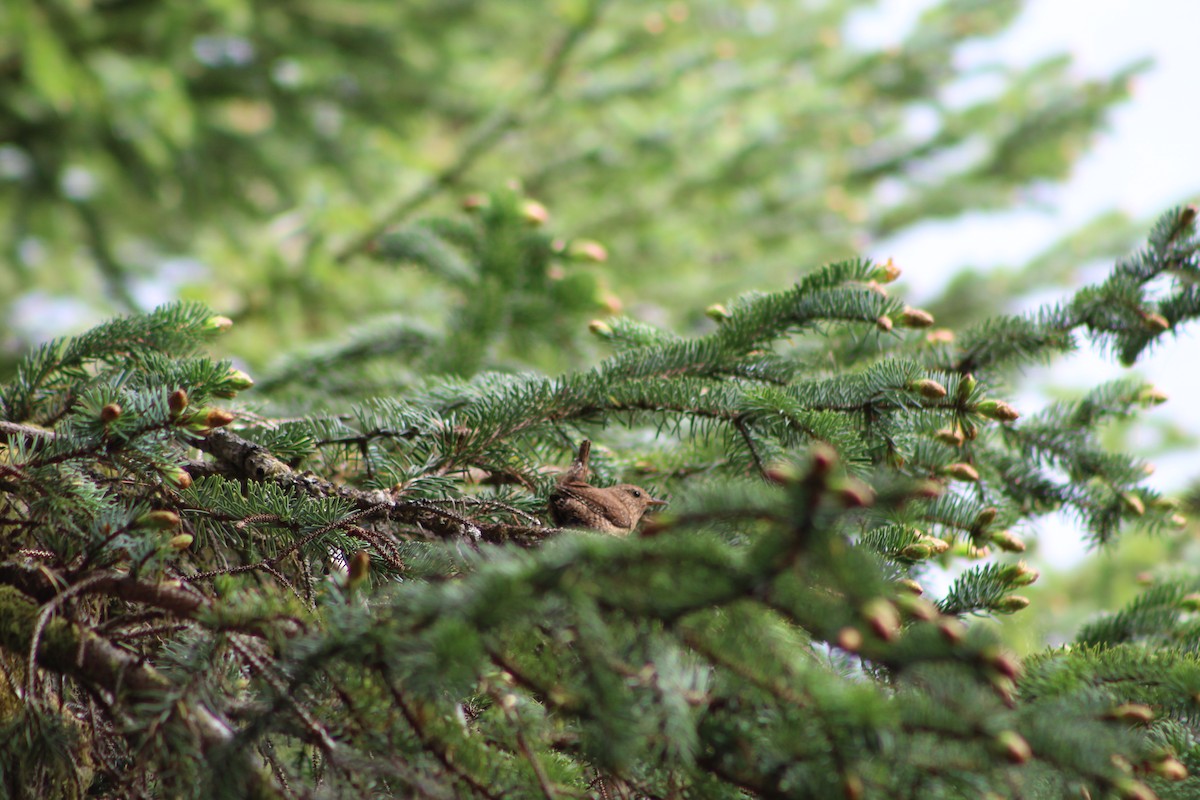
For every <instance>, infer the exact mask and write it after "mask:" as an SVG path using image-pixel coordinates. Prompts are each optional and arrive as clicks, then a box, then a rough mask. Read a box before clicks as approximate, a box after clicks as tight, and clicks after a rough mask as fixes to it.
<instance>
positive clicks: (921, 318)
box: [900, 306, 933, 328]
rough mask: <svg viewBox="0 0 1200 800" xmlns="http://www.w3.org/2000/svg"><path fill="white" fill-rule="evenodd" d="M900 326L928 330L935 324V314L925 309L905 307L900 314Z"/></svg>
mask: <svg viewBox="0 0 1200 800" xmlns="http://www.w3.org/2000/svg"><path fill="white" fill-rule="evenodd" d="M900 324H901V325H903V326H904V327H906V328H928V327H929V326H930V325H932V324H933V314H930V313H929V312H928V311H926V310H925V309H923V308H913V307H911V306H905V307H904V310H903V311H901V312H900Z"/></svg>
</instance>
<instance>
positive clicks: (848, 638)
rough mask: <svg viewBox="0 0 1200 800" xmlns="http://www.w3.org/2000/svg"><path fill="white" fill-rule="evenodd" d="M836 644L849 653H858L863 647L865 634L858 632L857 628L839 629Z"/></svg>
mask: <svg viewBox="0 0 1200 800" xmlns="http://www.w3.org/2000/svg"><path fill="white" fill-rule="evenodd" d="M834 644H835V645H837V646H838V647H840V648H841V649H842V650H845V651H846V652H847V653H857V652H858V651H859V650H861V649H862V646H863V635H862V634H861V633H859V632H858V629H857V628H850V627H846V628H842V629H841V630H840V631H838V633H837V639H836V640H835V641H834Z"/></svg>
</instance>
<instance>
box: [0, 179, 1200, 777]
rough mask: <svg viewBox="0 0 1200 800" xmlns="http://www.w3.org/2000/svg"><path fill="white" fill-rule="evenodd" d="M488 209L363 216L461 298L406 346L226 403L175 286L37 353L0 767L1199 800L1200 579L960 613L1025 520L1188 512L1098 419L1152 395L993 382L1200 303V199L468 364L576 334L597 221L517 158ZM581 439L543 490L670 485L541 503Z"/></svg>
mask: <svg viewBox="0 0 1200 800" xmlns="http://www.w3.org/2000/svg"><path fill="white" fill-rule="evenodd" d="M472 206H473V207H474V209H475V210H474V211H473V212H472V213H473V215H472V216H462V217H454V218H448V219H443V220H430V221H427V222H425V223H422V224H419V225H412V226H408V227H404V228H401V229H399V230H397V231H395V232H394V233H392V234H389V235H388V236H386V237H384V238H383V239H381V240H380V241H379V242H378V244H377V246H376V247H375V250H376V252H377V254H378V255H379V256H380V257H381V258H391V257H396V258H403V259H405V260H408V261H410V262H416V263H422V264H425V265H427V266H429V267H430V268H431V269H438V270H440V271H441V273H440V274H443V275H446V276H454V275H457V276H458V277H457V278H450V277H447V278H446V279H447V280H460V281H465V282H466V283H464V284H462V285H465V286H468V287H470V288H468V290H467V291H465V292H462V293H461V297H462V299H461V300H460V301H459V302H460V305H459V306H458V307H457V310H456V311H454V312H452V313H451V314H450V315H449V316H447V317H446V318H445V320H444V322H443V324H442V325H440V326H434V327H431V328H430V329H428V330H421V331H417V330H407V329H406V330H401V331H397V330H392V331H391V339H390V340H389V341H391V342H392V343H393V344H395V343H400V344H402V345H403V347H402V348H399V349H402V350H403V352H404V353H405V356H404V362H403V363H404V367H401V366H397V363H396V362H397V356H396V355H395V353H396V352H397V349H398V348H396V347H390V348H384V349H383V350H382V351H381V350H380V349H378V348H373V347H372V346H371V341H376V340H368V341H364V342H355V343H352V344H350V345H346V346H342V347H340V348H330V347H324V348H319V349H316V350H310V351H308V352H307V353H301V354H298V355H297V356H296V357H295V358H294V359H293V360H292V361H291V362H289V363H288V364H286V365H285V366H284V367H282V368H281V369H280V370H279V371H277V372H275V373H273V374H271V375H269V376H267V379H266V380H264V387H260V388H259V389H257V390H253V391H250V392H249V393H245V392H247V390H250V389H251V388H252V380H251V379H250V377H249V376H248V375H246V374H245V373H244V372H242V371H241V370H237V369H234V368H232V367H231V365H230V363H229V362H227V361H219V360H213V359H211V358H210V357H208V356H207V355H206V354H205V348H206V346H207V343H208V342H209V341H210V340H211V339H212V338H213V337H215V336H217V335H219V334H220V333H221V332H222V331H224V330H225V329H227V328H228V327H229V326H230V322H229V320H228V319H226V318H223V317H220V316H216V315H214V314H213V313H212V312H211V311H209V310H208V309H206V308H204V307H202V306H199V305H195V304H175V305H171V306H167V307H164V308H160V309H158V310H157V311H155V312H153V313H150V314H147V315H141V316H136V315H135V316H129V317H123V318H119V319H115V320H113V321H111V322H108V323H106V324H103V325H101V326H99V327H97V328H95V329H94V330H92V331H90V332H88V333H87V334H85V335H83V336H80V337H78V338H74V339H70V340H57V341H54V342H51V343H49V344H47V345H45V346H42V347H40V348H38V349H37V350H35V351H34V352H32V353H31V354H29V355H28V356H27V357H25V358H24V359H23V360H22V361H21V362H20V364H19V365H18V368H17V370H16V373H15V376H14V377H13V379H12V380H11V381H9V382H8V383H7V384H5V385H4V386H3V389H2V391H0V436H2V439H0V441H2V442H3V447H2V449H0V673H2V675H3V680H2V681H0V726H2V728H0V743H2V744H0V786H2V787H3V789H4V791H5V793H6V794H7V795H8V796H13V797H20V796H78V797H81V796H85V795H90V796H102V797H139V796H140V797H242V796H254V797H259V796H261V797H288V796H299V797H324V796H329V797H360V796H422V797H460V796H461V797H482V798H501V797H544V798H556V797H568V796H599V797H630V798H633V797H639V798H640V797H647V798H658V797H664V798H665V797H681V796H688V797H712V798H719V797H729V798H735V797H745V796H747V795H749V796H761V797H839V796H840V797H849V798H858V797H895V798H958V797H986V796H999V797H1023V798H1061V797H1068V796H1082V797H1093V798H1101V797H1120V798H1151V797H1156V796H1157V797H1163V798H1167V797H1191V796H1195V794H1196V792H1197V788H1198V786H1200V784H1197V780H1200V779H1197V778H1195V777H1191V776H1192V774H1193V773H1194V772H1195V771H1196V768H1197V766H1198V765H1200V750H1198V749H1197V745H1196V734H1197V731H1196V719H1197V713H1196V703H1197V698H1198V697H1200V661H1198V660H1197V657H1196V641H1197V638H1196V637H1197V623H1196V611H1197V610H1198V609H1200V583H1198V582H1197V580H1196V579H1195V578H1194V577H1188V578H1182V579H1179V580H1174V581H1164V582H1160V583H1157V584H1155V585H1153V586H1151V587H1149V588H1147V589H1146V591H1145V592H1144V593H1143V594H1142V595H1141V596H1140V597H1139V598H1138V599H1137V600H1136V601H1134V602H1133V603H1131V604H1130V605H1129V606H1128V607H1126V608H1125V609H1123V610H1121V611H1119V612H1116V613H1112V614H1110V615H1108V616H1106V617H1104V618H1102V619H1098V620H1095V621H1093V622H1091V623H1090V624H1088V625H1086V626H1085V627H1083V628H1082V629H1081V630H1080V631H1079V632H1078V635H1077V637H1076V639H1075V641H1074V642H1073V643H1072V644H1071V645H1070V646H1066V647H1061V648H1055V649H1051V650H1047V651H1045V652H1042V653H1039V654H1037V655H1035V656H1033V657H1030V658H1027V659H1025V660H1024V661H1023V662H1022V661H1021V660H1019V659H1017V658H1016V657H1015V656H1014V655H1013V654H1011V653H1008V652H1006V651H1005V650H1004V649H1003V648H1001V647H1000V646H999V643H998V640H997V638H996V636H995V634H994V632H992V631H991V630H990V629H989V628H988V627H987V626H984V625H979V624H972V618H973V617H974V616H976V615H1003V614H1013V613H1018V612H1020V611H1021V610H1022V609H1023V608H1025V607H1026V606H1027V605H1028V602H1029V601H1028V600H1027V599H1026V597H1025V596H1023V595H1022V594H1021V590H1022V587H1024V586H1027V585H1028V584H1030V583H1031V582H1033V581H1034V580H1036V578H1037V573H1036V572H1035V571H1034V570H1033V569H1032V568H1030V567H1029V566H1027V565H1026V564H1024V563H1023V562H1021V561H1019V560H1015V558H1016V557H1015V556H1010V555H1009V553H1013V552H1019V551H1020V550H1021V549H1022V547H1023V544H1022V542H1021V540H1020V538H1019V537H1018V536H1017V535H1015V534H1014V533H1012V532H1011V531H1012V529H1013V528H1014V527H1015V526H1017V525H1018V524H1019V523H1022V522H1025V521H1028V520H1033V519H1036V518H1037V517H1038V516H1039V515H1041V514H1044V513H1046V512H1048V511H1051V510H1057V509H1067V510H1069V511H1071V512H1072V513H1074V514H1075V515H1076V516H1077V518H1078V519H1079V521H1080V523H1081V524H1082V525H1083V526H1084V527H1086V529H1087V530H1088V531H1089V532H1090V534H1091V536H1092V537H1093V538H1094V539H1095V541H1096V542H1097V543H1099V544H1104V543H1108V542H1111V541H1113V540H1114V539H1116V538H1117V537H1119V536H1121V535H1122V534H1123V533H1124V532H1126V531H1127V530H1129V529H1130V528H1136V529H1137V530H1140V531H1148V532H1159V533H1162V534H1164V535H1167V534H1170V533H1171V532H1172V531H1174V530H1176V529H1177V528H1178V527H1180V526H1182V525H1185V524H1186V521H1185V520H1184V519H1183V518H1182V517H1181V516H1180V515H1179V512H1178V510H1177V509H1176V508H1175V506H1174V504H1173V503H1172V502H1171V501H1170V500H1169V499H1167V498H1164V497H1160V496H1159V495H1158V494H1157V493H1155V492H1154V491H1152V490H1151V489H1148V488H1146V487H1145V486H1144V485H1143V479H1144V478H1145V471H1144V469H1143V466H1144V465H1143V464H1142V463H1140V462H1139V461H1138V460H1137V459H1135V458H1132V457H1130V456H1127V455H1123V454H1121V453H1117V452H1110V451H1107V450H1105V449H1104V448H1103V447H1102V446H1101V445H1100V444H1099V434H1100V432H1101V431H1102V430H1103V427H1104V426H1105V425H1106V424H1107V423H1109V422H1110V421H1111V420H1114V419H1124V418H1127V417H1130V416H1133V415H1136V414H1138V413H1139V412H1140V411H1141V410H1143V409H1145V408H1148V407H1151V406H1154V405H1157V404H1158V403H1161V402H1162V401H1163V400H1164V399H1165V398H1164V397H1163V396H1162V395H1161V393H1159V392H1157V391H1156V390H1155V389H1154V388H1153V387H1152V386H1146V385H1142V384H1141V383H1139V382H1138V381H1136V380H1122V381H1118V382H1116V383H1112V384H1106V385H1103V386H1099V387H1096V388H1095V389H1093V390H1092V391H1090V392H1089V393H1087V394H1086V395H1084V396H1083V397H1080V398H1079V399H1077V400H1074V401H1063V402H1058V403H1054V404H1052V405H1050V406H1048V407H1047V408H1044V409H1041V410H1038V411H1036V412H1033V411H1031V410H1030V409H1020V410H1018V409H1016V408H1014V407H1013V406H1012V405H1011V404H1009V403H1008V402H1006V401H1005V397H1006V396H1008V395H1009V392H1010V387H1011V381H1012V379H1013V377H1014V376H1015V375H1016V374H1017V373H1018V371H1019V370H1020V369H1021V368H1022V367H1023V366H1026V365H1029V364H1031V363H1037V362H1044V361H1046V360H1048V359H1052V358H1054V357H1055V356H1057V355H1060V354H1062V353H1065V352H1068V351H1070V350H1071V349H1073V348H1075V347H1077V346H1079V345H1080V344H1081V343H1082V342H1084V341H1087V342H1090V343H1091V344H1093V345H1095V346H1098V347H1101V348H1103V349H1105V350H1108V351H1111V352H1112V353H1113V354H1114V355H1116V356H1117V357H1118V358H1120V359H1121V360H1122V361H1123V362H1125V363H1133V362H1134V361H1135V360H1136V359H1137V358H1138V357H1139V356H1140V355H1141V354H1142V353H1144V352H1145V351H1146V350H1147V348H1149V347H1151V346H1152V345H1153V344H1154V343H1155V342H1156V341H1157V340H1159V339H1160V338H1161V337H1164V336H1167V335H1173V334H1174V333H1176V332H1177V331H1178V330H1179V329H1180V327H1181V326H1182V325H1183V324H1185V323H1186V322H1188V321H1189V320H1192V319H1195V318H1196V317H1197V316H1200V294H1198V293H1197V289H1196V287H1197V285H1198V284H1197V279H1198V278H1200V236H1198V235H1197V230H1196V210H1195V208H1192V207H1187V208H1179V209H1175V210H1173V211H1170V212H1169V213H1167V214H1165V215H1164V216H1163V217H1162V218H1161V219H1160V220H1159V222H1158V223H1157V224H1156V225H1155V226H1154V229H1153V230H1152V231H1151V233H1150V236H1149V239H1148V242H1147V244H1146V246H1145V247H1144V248H1143V249H1141V250H1139V251H1137V252H1136V253H1134V254H1132V255H1130V256H1127V257H1125V258H1123V259H1121V260H1119V261H1118V262H1117V263H1116V264H1115V266H1114V267H1113V269H1112V271H1111V274H1110V275H1109V277H1108V278H1107V279H1106V280H1105V281H1103V282H1102V283H1100V284H1097V285H1095V286H1091V287H1088V288H1085V289H1083V290H1081V291H1079V292H1077V293H1076V294H1075V295H1074V296H1073V297H1071V298H1070V299H1069V300H1066V301H1064V302H1062V303H1060V304H1057V305H1053V306H1050V307H1046V308H1043V309H1041V310H1039V311H1036V312H1034V313H1031V314H1025V315H1020V316H1001V317H994V318H991V319H987V320H981V321H977V322H976V323H975V324H973V325H971V326H969V327H965V328H964V329H962V330H959V331H955V332H951V331H949V330H948V329H944V328H933V327H931V326H932V325H934V323H935V320H934V319H933V317H932V315H931V314H930V313H929V312H928V311H925V310H923V309H918V308H912V307H909V306H906V305H905V304H904V303H903V302H901V301H900V300H898V299H896V298H894V297H892V296H890V295H889V292H888V288H887V287H886V284H889V283H891V282H892V281H893V280H895V279H896V278H897V277H898V274H899V270H898V269H897V268H896V267H895V266H894V265H893V264H891V263H890V262H889V263H882V264H880V263H874V262H871V261H866V260H848V261H841V262H836V263H833V264H830V265H828V266H825V267H823V268H820V269H816V270H814V271H812V272H811V273H809V274H808V275H807V276H805V277H804V278H802V279H801V280H800V281H799V282H797V283H796V284H795V285H794V286H793V287H791V288H790V289H787V290H784V291H780V292H775V293H765V294H764V293H759V294H751V295H746V296H743V297H741V298H739V299H737V300H735V301H733V302H731V303H729V304H728V305H727V306H726V305H714V306H711V307H709V308H708V309H707V313H708V315H709V317H710V318H712V319H713V320H714V321H715V325H714V326H713V327H712V329H711V330H710V331H709V332H707V333H705V334H702V335H692V336H681V335H677V334H675V333H672V332H670V331H668V330H665V329H661V328H656V327H652V326H650V325H648V324H646V323H644V322H638V321H635V320H632V319H629V318H624V317H615V318H611V319H608V320H605V321H599V320H597V321H594V322H593V323H592V324H591V325H590V330H591V333H592V334H593V335H594V337H598V339H599V340H601V341H602V342H604V343H605V344H606V345H608V346H610V347H611V348H612V349H613V351H614V352H612V354H611V355H609V356H608V357H607V358H605V359H604V360H602V361H601V362H600V363H599V364H598V365H596V366H595V367H594V368H590V369H588V368H581V369H575V370H569V371H566V372H564V373H562V374H559V375H557V376H554V377H550V376H547V375H544V374H541V373H538V372H535V371H532V370H525V371H514V370H509V371H505V372H498V371H494V370H493V371H481V370H480V367H482V366H494V365H496V364H498V363H501V362H502V361H503V360H504V359H508V360H509V361H510V363H517V362H518V361H519V359H520V358H521V354H522V353H525V352H528V348H529V347H537V346H545V343H547V342H553V341H554V340H555V337H556V336H557V337H565V338H564V341H566V340H568V339H569V333H568V332H569V331H570V330H571V329H572V326H574V329H575V330H582V329H583V327H584V323H583V319H586V317H582V318H581V316H580V314H581V313H587V309H586V307H577V306H573V305H572V304H571V301H570V298H571V296H572V295H571V294H570V293H569V292H567V293H565V294H564V293H563V292H564V289H563V286H562V281H561V280H560V281H553V280H546V276H547V275H548V274H551V273H553V272H555V271H556V270H558V271H562V272H563V273H564V274H569V273H568V267H567V266H566V265H565V264H564V263H563V261H564V260H565V259H570V258H572V257H588V256H587V254H586V252H585V251H586V250H591V251H592V255H593V256H594V255H595V250H594V248H590V247H585V248H580V249H578V250H577V251H576V252H572V250H571V249H570V247H569V246H567V245H565V244H564V245H562V246H556V245H555V243H554V237H553V236H552V235H551V234H550V233H547V232H545V231H544V230H543V229H542V228H538V227H531V222H537V220H538V218H540V215H539V214H537V213H533V214H531V211H536V209H531V208H530V207H529V206H528V204H527V203H525V202H524V201H523V199H522V198H521V197H520V196H519V195H517V194H515V193H513V192H511V191H504V192H498V193H496V194H494V195H492V196H490V197H487V198H480V199H479V200H478V201H477V202H473V203H472ZM531 216H532V218H533V219H532V220H531ZM538 343H542V344H541V345H539V344H538ZM483 344H487V346H488V350H487V352H486V353H485V357H482V358H481V356H480V355H479V354H480V352H481V349H482V345H483ZM381 352H383V353H385V354H386V355H385V356H384V357H383V358H382V359H381V358H380V353H381ZM381 363H382V364H386V365H388V366H387V370H386V374H385V370H384V369H383V368H382V367H381ZM381 390H382V391H381ZM256 395H258V396H259V397H258V399H257V400H255V399H254V398H255V397H256ZM1022 412H1024V413H1022ZM583 440H589V441H591V442H593V443H594V446H593V448H592V454H591V458H590V462H589V463H588V464H587V470H586V471H585V472H582V473H581V472H580V468H579V465H576V466H575V467H573V468H571V469H572V473H570V474H568V476H567V477H568V479H571V480H574V479H581V480H582V479H587V480H590V482H591V484H592V485H593V486H594V487H597V488H599V489H603V488H605V487H609V486H611V485H613V484H617V483H621V482H627V483H630V484H634V485H636V486H638V487H641V488H642V489H644V490H647V491H650V492H651V493H652V494H653V495H654V496H655V497H667V498H669V500H670V505H669V507H668V508H667V509H665V510H663V511H660V512H659V513H657V514H652V515H650V516H649V518H648V520H647V521H646V522H645V523H643V525H642V527H641V530H640V532H639V533H638V534H637V535H633V536H630V537H628V538H618V537H614V536H610V535H606V534H603V533H599V532H596V531H592V530H586V529H584V530H562V529H559V528H555V527H553V526H552V525H551V524H550V521H549V517H548V515H547V514H546V502H547V498H548V497H550V495H551V494H552V493H553V492H554V491H556V489H555V487H556V486H557V485H559V484H560V482H561V480H562V473H563V472H564V471H565V470H567V469H568V465H569V464H570V462H571V461H572V458H573V457H576V453H577V450H578V448H579V446H580V442H581V441H583ZM572 476H573V477H572ZM964 559H966V560H967V563H968V566H967V567H966V568H965V569H963V570H962V573H961V575H960V576H959V577H958V578H957V580H956V581H955V582H954V583H953V585H952V586H951V587H950V588H949V590H948V591H946V592H945V593H943V594H941V595H940V596H930V594H927V593H924V592H923V590H922V588H921V586H920V581H921V580H922V579H923V576H925V575H926V574H927V573H928V571H929V570H931V569H933V568H934V567H935V566H936V565H938V564H942V565H961V564H962V563H963V561H964ZM972 562H974V563H972Z"/></svg>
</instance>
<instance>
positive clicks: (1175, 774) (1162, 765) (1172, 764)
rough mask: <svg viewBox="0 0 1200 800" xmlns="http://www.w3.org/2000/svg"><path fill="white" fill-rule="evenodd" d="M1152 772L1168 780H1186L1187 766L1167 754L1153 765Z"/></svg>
mask: <svg viewBox="0 0 1200 800" xmlns="http://www.w3.org/2000/svg"><path fill="white" fill-rule="evenodd" d="M1154 774H1155V775H1157V776H1158V777H1160V778H1163V779H1164V780H1168V781H1182V780H1187V776H1188V768H1187V767H1186V766H1184V765H1183V762H1181V761H1180V760H1179V759H1177V758H1175V757H1174V756H1167V757H1166V758H1164V759H1163V760H1162V761H1159V762H1158V763H1157V764H1155V765H1154Z"/></svg>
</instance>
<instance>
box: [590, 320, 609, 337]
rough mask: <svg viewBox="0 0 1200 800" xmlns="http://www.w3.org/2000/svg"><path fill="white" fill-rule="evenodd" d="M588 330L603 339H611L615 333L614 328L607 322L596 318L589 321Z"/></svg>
mask: <svg viewBox="0 0 1200 800" xmlns="http://www.w3.org/2000/svg"><path fill="white" fill-rule="evenodd" d="M588 330H589V331H591V332H592V333H593V334H594V335H596V336H599V337H600V338H601V339H610V338H612V335H613V329H612V327H611V326H610V325H609V324H608V323H607V322H601V321H600V320H598V319H594V320H592V321H591V322H589V323H588Z"/></svg>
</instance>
